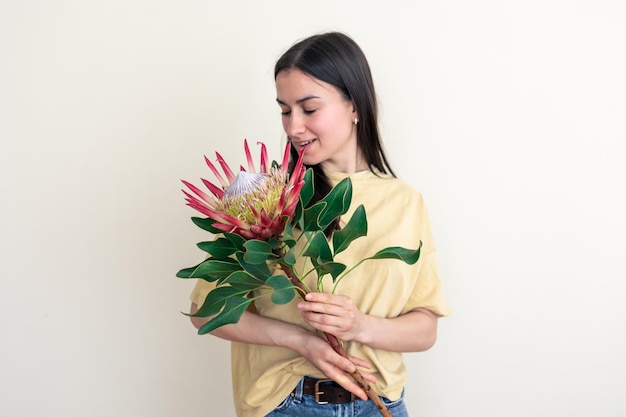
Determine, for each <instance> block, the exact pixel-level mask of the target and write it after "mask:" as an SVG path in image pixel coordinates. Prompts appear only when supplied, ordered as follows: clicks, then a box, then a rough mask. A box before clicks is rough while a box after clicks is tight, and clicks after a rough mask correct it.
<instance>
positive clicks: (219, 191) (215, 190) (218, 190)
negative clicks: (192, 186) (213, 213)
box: [200, 178, 224, 198]
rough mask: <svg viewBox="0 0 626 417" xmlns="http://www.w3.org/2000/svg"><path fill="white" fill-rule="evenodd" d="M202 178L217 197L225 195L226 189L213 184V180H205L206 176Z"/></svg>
mask: <svg viewBox="0 0 626 417" xmlns="http://www.w3.org/2000/svg"><path fill="white" fill-rule="evenodd" d="M200 179H201V180H202V183H203V184H204V185H205V186H206V188H208V189H209V190H210V191H211V192H212V193H213V194H215V197H217V198H222V197H224V190H222V189H221V188H219V187H218V186H217V185H215V184H213V183H212V182H209V181H207V180H205V179H204V178H200Z"/></svg>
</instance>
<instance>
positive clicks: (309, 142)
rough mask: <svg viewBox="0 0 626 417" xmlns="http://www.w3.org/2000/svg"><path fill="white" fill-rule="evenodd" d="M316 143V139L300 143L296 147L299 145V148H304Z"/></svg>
mask: <svg viewBox="0 0 626 417" xmlns="http://www.w3.org/2000/svg"><path fill="white" fill-rule="evenodd" d="M314 141H315V139H311V140H307V141H304V142H299V143H296V145H297V146H301V147H302V146H307V145H309V144H311V143H313V142H314Z"/></svg>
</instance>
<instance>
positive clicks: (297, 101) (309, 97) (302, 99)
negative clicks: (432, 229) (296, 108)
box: [276, 96, 319, 106]
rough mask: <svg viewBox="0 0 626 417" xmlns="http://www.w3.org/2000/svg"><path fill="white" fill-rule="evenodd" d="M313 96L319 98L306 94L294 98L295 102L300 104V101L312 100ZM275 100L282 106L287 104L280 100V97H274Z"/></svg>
mask: <svg viewBox="0 0 626 417" xmlns="http://www.w3.org/2000/svg"><path fill="white" fill-rule="evenodd" d="M315 98H319V97H318V96H306V97H302V98H299V99H298V100H296V104H302V103H304V102H305V101H308V100H312V99H315ZM276 101H277V102H278V104H282V105H283V106H286V105H287V103H285V102H284V101H282V100H281V99H279V98H276Z"/></svg>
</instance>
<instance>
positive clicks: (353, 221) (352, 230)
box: [333, 204, 367, 255]
mask: <svg viewBox="0 0 626 417" xmlns="http://www.w3.org/2000/svg"><path fill="white" fill-rule="evenodd" d="M362 236H367V215H366V214H365V207H363V204H361V205H360V206H359V207H357V209H356V210H355V211H354V214H353V215H352V217H350V221H348V224H346V225H345V226H344V227H343V228H341V229H339V230H336V231H335V232H334V233H333V249H334V250H335V252H334V253H335V255H337V254H338V253H340V252H343V251H344V250H346V249H347V248H348V246H349V245H350V243H352V241H353V240H355V239H357V238H359V237H362Z"/></svg>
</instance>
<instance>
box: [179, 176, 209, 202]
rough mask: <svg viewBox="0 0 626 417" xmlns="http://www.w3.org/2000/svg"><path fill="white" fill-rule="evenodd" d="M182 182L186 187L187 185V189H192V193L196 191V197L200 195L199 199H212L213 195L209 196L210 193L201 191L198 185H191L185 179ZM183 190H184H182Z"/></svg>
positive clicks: (207, 200)
mask: <svg viewBox="0 0 626 417" xmlns="http://www.w3.org/2000/svg"><path fill="white" fill-rule="evenodd" d="M182 182H183V184H185V185H186V186H187V187H189V189H190V190H191V191H193V192H194V193H196V195H197V196H198V197H200V198H201V199H203V200H204V201H206V202H209V201H213V197H211V196H210V195H208V194H207V193H205V192H204V191H202V190H201V189H199V188H198V187H196V186H195V185H193V184H192V183H190V182H187V181H185V180H182ZM182 191H183V192H185V190H182Z"/></svg>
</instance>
